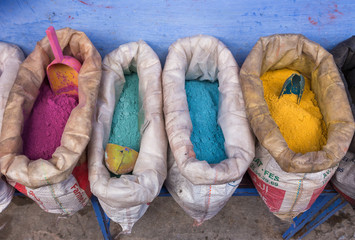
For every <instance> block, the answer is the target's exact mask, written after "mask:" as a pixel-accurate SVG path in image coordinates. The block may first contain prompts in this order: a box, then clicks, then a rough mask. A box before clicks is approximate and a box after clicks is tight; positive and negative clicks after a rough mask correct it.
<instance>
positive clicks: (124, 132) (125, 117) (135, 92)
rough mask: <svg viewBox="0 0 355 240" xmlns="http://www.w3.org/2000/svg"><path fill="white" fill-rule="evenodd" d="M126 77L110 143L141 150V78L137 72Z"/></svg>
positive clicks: (116, 110)
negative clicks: (139, 123)
mask: <svg viewBox="0 0 355 240" xmlns="http://www.w3.org/2000/svg"><path fill="white" fill-rule="evenodd" d="M125 79H126V82H125V84H124V86H123V90H122V94H121V96H120V99H119V101H118V103H117V105H116V107H115V111H114V114H113V119H112V125H111V134H110V139H109V143H113V144H117V145H120V146H124V147H129V148H132V149H134V150H135V151H137V152H139V147H140V146H139V145H140V132H139V126H138V112H139V79H138V75H137V74H136V73H132V74H130V75H125Z"/></svg>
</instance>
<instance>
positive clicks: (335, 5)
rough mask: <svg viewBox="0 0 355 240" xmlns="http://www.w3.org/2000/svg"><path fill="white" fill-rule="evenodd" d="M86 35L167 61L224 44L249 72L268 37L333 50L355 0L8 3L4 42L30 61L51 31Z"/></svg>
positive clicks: (345, 34)
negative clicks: (176, 50) (249, 62)
mask: <svg viewBox="0 0 355 240" xmlns="http://www.w3.org/2000/svg"><path fill="white" fill-rule="evenodd" d="M50 25H53V26H54V27H55V28H56V29H60V28H63V27H71V28H74V29H77V30H81V31H84V32H85V33H86V34H87V35H88V37H89V38H90V39H91V41H92V42H93V43H94V45H95V46H96V47H97V49H98V50H99V52H100V54H101V55H102V57H104V56H105V55H106V54H107V53H109V52H110V51H112V50H114V49H116V48H117V47H118V46H119V45H120V44H123V43H127V42H130V41H137V40H139V39H143V40H145V41H146V42H148V44H150V46H151V47H152V48H153V49H154V50H155V51H156V52H157V54H158V55H159V57H160V59H161V60H162V62H164V60H165V57H166V55H167V51H168V47H169V45H170V44H171V43H173V42H174V41H176V39H178V38H181V37H186V36H192V35H195V34H208V35H212V36H215V37H217V38H219V39H220V40H221V41H222V42H224V43H225V44H226V45H227V46H228V47H229V48H230V49H231V51H232V53H233V55H234V56H236V59H237V61H238V63H239V65H241V64H242V63H243V61H244V59H245V57H246V56H247V55H248V53H249V51H250V50H251V48H252V47H253V46H254V44H255V42H256V41H257V40H258V38H259V37H260V36H266V35H270V34H274V33H302V34H304V35H305V36H306V37H308V38H309V39H311V40H313V41H315V42H318V43H319V44H321V45H322V46H323V47H325V48H326V49H328V50H329V49H331V48H332V47H334V46H335V45H336V44H337V43H339V42H341V41H343V40H345V39H346V38H349V37H350V36H352V35H354V34H355V1H354V0H344V1H329V0H323V1H309V0H279V1H267V0H262V1H261V0H248V1H242V0H238V1H233V0H230V1H224V0H216V1H197V0H195V1H187V0H181V1H177V0H174V1H172V0H165V1H143V0H136V1H114V0H112V1H93V0H51V1H43V0H42V1H39V0H32V1H29V0H28V1H26V0H23V1H20V0H1V1H0V41H5V42H12V43H15V44H17V45H19V46H20V47H21V48H22V49H23V50H24V51H25V53H26V54H29V53H30V52H31V51H32V50H33V49H34V46H35V44H36V42H37V41H38V40H40V39H42V38H43V37H44V36H45V30H46V29H47V27H48V26H50Z"/></svg>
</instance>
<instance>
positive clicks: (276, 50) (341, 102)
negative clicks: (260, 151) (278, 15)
mask: <svg viewBox="0 0 355 240" xmlns="http://www.w3.org/2000/svg"><path fill="white" fill-rule="evenodd" d="M282 68H289V69H292V70H296V71H299V72H300V73H301V74H302V75H304V76H305V77H307V78H308V79H310V80H311V90H312V91H313V92H314V93H315V96H316V100H317V101H318V104H319V108H320V110H321V112H322V114H323V117H324V121H325V124H326V126H327V128H328V139H327V144H326V145H325V146H323V147H322V149H321V150H320V151H317V152H308V153H305V154H301V153H294V152H293V151H292V150H291V149H289V148H288V146H287V143H286V142H285V140H284V138H283V136H282V134H281V132H280V130H279V128H278V126H277V125H276V123H275V121H274V120H273V119H272V117H271V115H270V112H269V109H268V106H267V103H266V102H265V99H264V92H263V85H262V81H261V80H260V76H262V75H263V74H264V73H265V72H266V71H268V70H276V69H282ZM240 76H241V84H242V89H243V94H244V99H245V103H246V109H247V115H248V119H249V121H250V123H251V127H252V129H253V131H254V133H255V135H256V137H257V138H258V140H259V141H260V143H261V145H262V146H263V147H265V148H266V149H267V150H268V151H269V152H270V154H271V155H272V156H273V158H274V159H275V160H276V162H277V163H278V164H279V165H280V167H281V168H282V170H283V171H286V172H295V173H310V172H318V171H322V170H325V169H329V168H331V167H334V166H336V165H337V164H338V163H339V161H340V160H341V159H342V157H343V156H344V155H345V153H346V152H347V150H348V147H349V144H350V141H351V139H352V137H353V133H354V119H353V116H352V114H351V110H350V107H349V103H348V100H347V96H346V93H345V89H344V84H343V83H342V80H341V78H340V76H339V72H338V69H337V67H336V65H335V63H334V61H333V58H332V56H331V55H330V54H329V53H328V52H327V51H326V50H324V49H323V48H322V47H321V46H320V45H318V44H316V43H314V42H312V41H310V40H308V39H307V38H305V37H304V36H302V35H298V34H280V35H272V36H268V37H262V38H260V39H259V41H258V42H257V43H256V45H255V46H254V47H253V49H252V51H251V52H250V54H249V55H248V57H247V58H246V60H245V62H244V64H243V66H242V69H241V72H240Z"/></svg>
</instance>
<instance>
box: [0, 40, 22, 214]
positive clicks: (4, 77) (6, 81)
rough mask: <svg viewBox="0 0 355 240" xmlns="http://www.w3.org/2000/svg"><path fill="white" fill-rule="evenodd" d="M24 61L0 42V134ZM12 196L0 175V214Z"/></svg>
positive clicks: (12, 47) (9, 47) (19, 51)
mask: <svg viewBox="0 0 355 240" xmlns="http://www.w3.org/2000/svg"><path fill="white" fill-rule="evenodd" d="M24 59H25V56H24V54H23V52H22V50H21V49H20V48H19V47H17V46H15V45H12V44H8V43H4V42H0V132H1V126H2V119H3V114H4V109H5V105H6V101H7V98H8V96H9V92H10V90H11V87H12V85H13V83H14V81H15V79H16V76H17V72H18V69H19V67H20V64H21V63H22V61H23V60H24ZM13 194H14V189H13V188H12V187H10V186H9V185H8V184H7V183H6V182H5V181H3V180H2V179H1V173H0V212H2V211H3V210H4V209H5V208H6V207H7V206H8V205H9V204H10V202H11V199H12V196H13Z"/></svg>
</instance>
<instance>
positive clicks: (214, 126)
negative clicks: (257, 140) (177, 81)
mask: <svg viewBox="0 0 355 240" xmlns="http://www.w3.org/2000/svg"><path fill="white" fill-rule="evenodd" d="M218 86H219V84H218V81H215V82H213V83H211V82H209V81H197V80H187V81H185V89H186V97H187V103H188V105H189V111H190V118H191V121H192V134H191V142H192V144H193V146H194V151H195V153H196V158H197V159H199V160H201V161H203V160H206V161H207V162H208V163H209V164H216V163H219V162H221V161H223V160H225V159H227V156H226V153H225V150H224V136H223V132H222V129H221V128H220V126H219V125H218V123H217V117H218V98H219V91H218Z"/></svg>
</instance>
